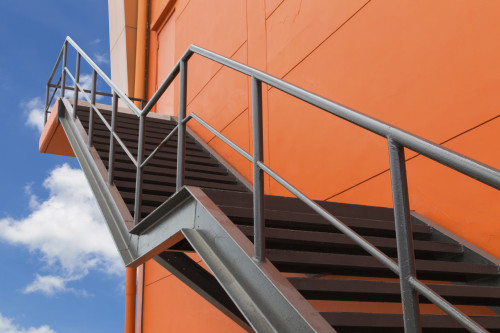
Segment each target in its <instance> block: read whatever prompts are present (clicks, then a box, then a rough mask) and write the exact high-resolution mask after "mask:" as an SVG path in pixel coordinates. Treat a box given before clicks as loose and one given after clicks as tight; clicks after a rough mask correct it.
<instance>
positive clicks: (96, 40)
mask: <svg viewBox="0 0 500 333" xmlns="http://www.w3.org/2000/svg"><path fill="white" fill-rule="evenodd" d="M100 42H101V39H100V38H96V39H94V40H93V41H91V42H90V44H99V43H100Z"/></svg>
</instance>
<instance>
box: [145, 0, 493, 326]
mask: <svg viewBox="0 0 500 333" xmlns="http://www.w3.org/2000/svg"><path fill="white" fill-rule="evenodd" d="M172 1H173V0H171V1H167V0H163V1H158V2H157V4H154V3H155V1H153V6H152V13H151V17H152V19H153V28H155V29H156V30H154V31H153V34H154V33H157V32H158V31H160V30H159V29H160V28H161V26H162V24H164V22H163V21H162V20H164V19H166V15H164V14H165V13H164V12H165V11H166V9H165V8H168V6H169V5H172V4H174V5H173V6H174V7H173V9H174V12H173V16H172V17H173V21H172V22H173V25H174V28H173V30H172V31H175V33H174V35H175V42H174V43H172V41H171V40H170V41H166V42H165V41H163V39H161V38H159V39H158V41H159V42H160V45H159V46H158V50H157V45H156V44H155V43H156V42H157V39H156V38H152V39H151V43H152V44H151V54H150V64H151V67H150V73H149V74H150V77H149V95H150V96H151V95H152V93H153V92H154V90H155V89H154V85H155V84H156V83H157V82H161V81H162V80H163V78H162V77H158V79H157V78H156V74H157V73H159V72H157V71H158V69H161V74H159V75H158V76H162V75H166V74H165V73H167V72H168V68H167V67H168V66H166V65H164V64H163V65H159V61H160V60H159V59H158V54H160V53H162V52H164V51H165V52H166V51H168V52H170V54H172V49H173V53H174V54H175V56H174V61H177V60H178V59H179V57H180V56H181V55H182V54H183V53H184V52H185V50H186V49H187V47H188V46H189V45H190V44H196V45H199V46H202V47H205V48H207V49H209V50H211V51H214V52H216V53H219V54H222V55H224V56H226V57H230V58H233V59H235V60H237V61H240V62H242V63H245V64H248V65H250V66H253V67H255V68H258V69H261V70H264V71H266V72H269V73H271V74H272V75H276V76H278V77H282V78H284V79H285V80H286V81H289V82H291V83H293V84H296V85H298V86H300V87H303V88H305V89H307V90H309V91H312V92H315V93H317V94H319V95H322V96H325V97H327V98H329V99H332V100H335V101H337V102H339V103H341V104H343V105H346V106H348V107H351V108H353V109H356V110H359V111H360V112H363V113H366V114H368V115H370V116H372V117H375V118H378V119H381V120H383V121H386V122H388V123H391V124H394V125H396V126H399V127H402V128H403V129H405V130H408V131H410V132H414V133H416V134H418V135H420V136H423V137H425V138H427V139H429V140H432V141H434V142H436V143H440V144H441V143H443V144H444V146H446V147H448V148H451V149H454V150H457V151H458V152H460V153H463V154H465V155H468V156H471V157H473V158H477V159H478V160H480V161H482V162H484V163H487V164H491V165H493V166H494V167H497V168H499V167H500V157H499V155H498V154H497V153H496V152H498V150H499V148H500V147H497V146H498V144H499V142H500V140H499V139H500V138H499V134H498V133H500V119H496V117H498V116H499V112H498V110H499V109H500V100H499V99H498V97H497V94H498V93H497V91H498V90H499V87H500V63H499V62H498V54H499V51H500V46H499V44H498V43H497V36H498V35H499V34H500V21H499V20H498V19H497V13H498V12H499V11H500V2H497V1H475V0H464V1H455V2H453V4H452V5H451V4H450V1H448V0H433V1H430V0H424V1H410V0H386V1H367V0H352V1H349V0H334V1H332V0H311V1H300V0H252V1H246V2H245V1H232V0H215V1H204V0H190V1H188V0H178V1H176V2H172ZM162 13H163V14H162ZM162 15H163V16H162ZM155 20H156V21H157V22H155ZM155 36H156V35H155ZM165 36H166V35H165ZM160 37H161V36H160ZM165 39H166V40H168V39H169V38H165ZM160 58H161V59H162V58H163V56H161V57H160ZM157 62H158V63H157ZM162 66H164V67H162ZM177 88H178V87H177V86H176V89H177ZM176 91H178V90H176ZM250 91H251V85H250V80H249V79H248V78H246V77H244V76H243V75H242V74H240V73H236V72H234V71H232V70H229V69H225V68H222V67H221V66H220V65H218V64H215V63H213V62H211V61H208V60H206V59H201V58H200V57H198V56H193V58H191V59H190V61H189V63H188V112H196V113H197V114H199V115H201V116H202V117H203V118H204V119H205V120H207V122H209V123H210V124H211V125H212V126H214V127H215V128H216V129H217V130H219V131H222V133H223V134H224V135H227V136H228V137H229V138H230V139H231V140H233V141H234V142H235V143H237V144H238V145H240V147H241V148H243V149H245V150H246V151H248V152H250V153H251V151H252V143H251V139H252V134H251V133H252V132H251V109H252V105H251V95H250ZM171 98H172V97H171ZM173 99H174V111H173V113H174V114H176V113H177V109H176V108H177V106H176V105H177V104H178V96H177V94H174V96H173ZM263 111H264V136H265V137H264V153H265V163H267V164H268V165H270V167H271V168H272V169H274V170H275V171H277V172H278V173H280V174H281V175H282V176H283V177H284V178H285V179H286V180H288V181H289V182H291V183H292V184H293V185H296V186H297V187H298V188H299V189H300V190H301V191H303V192H305V193H306V194H308V195H310V196H312V197H314V198H315V199H329V200H333V201H341V202H350V203H362V204H373V205H381V206H391V205H392V202H391V192H390V179H389V173H388V166H389V163H388V154H387V142H386V140H385V139H384V138H380V137H378V136H376V135H374V134H371V133H369V132H367V131H364V130H362V129H360V128H357V127H355V126H353V125H351V124H348V123H347V122H345V121H343V120H341V119H337V118H335V117H334V116H332V115H329V114H326V113H325V112H323V111H320V110H318V109H315V108H313V107H311V106H308V105H306V104H305V103H304V102H301V101H298V100H296V99H294V98H291V97H290V96H287V95H285V94H284V93H282V92H280V91H278V90H277V89H274V88H271V89H269V88H268V87H267V86H265V85H264V92H263ZM189 126H190V127H191V128H192V129H194V130H195V131H196V132H197V134H198V135H200V136H201V137H202V138H203V139H204V140H206V141H207V142H209V144H210V145H211V146H212V148H214V149H215V150H216V151H217V152H218V153H219V154H220V155H222V156H223V157H224V158H225V159H226V160H227V161H228V162H229V163H231V165H233V166H234V167H235V168H236V169H238V170H239V171H240V173H242V174H243V175H244V176H245V177H246V178H247V179H249V180H251V167H250V165H249V163H248V162H246V161H245V160H244V159H243V158H242V157H241V156H239V155H237V153H235V152H233V151H232V150H231V149H230V148H228V147H227V146H226V145H225V144H223V143H222V142H221V141H220V140H219V139H214V137H213V135H212V134H210V133H209V132H208V131H206V130H204V129H202V128H201V126H199V125H196V124H195V123H194V122H193V121H191V122H190V123H189ZM411 157H415V153H414V152H411V151H407V158H411ZM407 167H408V175H409V186H410V200H411V208H412V209H414V210H416V211H417V212H419V213H421V214H423V215H425V216H427V217H428V218H431V219H433V220H434V221H435V222H437V223H439V224H441V225H443V226H445V227H446V228H448V229H449V230H451V231H453V232H455V233H457V234H458V235H459V236H461V237H463V238H465V239H467V240H469V241H471V242H472V243H474V244H475V245H477V246H479V247H482V248H483V249H485V250H487V251H489V252H491V253H492V254H494V255H496V256H497V257H500V246H498V245H497V244H498V241H497V240H498V238H499V237H500V229H499V228H498V227H497V226H496V224H497V223H496V221H495V217H496V216H498V215H499V213H500V211H499V209H500V208H498V207H500V206H499V205H498V204H497V203H498V199H500V197H499V194H498V192H497V191H494V190H491V189H489V188H487V187H486V186H482V185H479V184H478V183H477V182H475V181H472V180H470V179H467V178H466V177H464V176H461V175H458V174H457V173H456V172H454V171H450V170H449V169H447V168H445V167H442V166H438V165H437V164H436V163H435V162H432V161H429V160H428V159H426V158H424V157H422V156H417V157H415V158H412V159H411V160H409V161H408V163H407ZM267 184H270V186H268V187H266V191H267V192H268V193H273V194H281V195H288V193H286V191H284V190H283V189H281V187H280V186H278V185H277V184H276V183H275V182H273V181H270V182H269V183H266V185H267ZM148 269H150V270H151V271H150V277H149V278H148V276H146V280H147V281H149V282H148V283H149V284H147V286H146V291H145V310H147V311H145V319H144V320H145V324H146V326H145V327H147V329H149V332H155V330H156V331H192V332H199V331H203V330H207V331H214V329H212V328H211V327H210V325H212V324H213V325H216V326H213V327H216V329H215V330H217V331H221V330H222V331H224V330H228V331H231V329H235V330H238V329H239V328H238V327H233V326H231V323H229V322H230V320H229V319H227V318H226V317H225V316H224V315H222V314H221V313H220V312H218V311H217V310H215V309H213V307H212V308H210V307H211V305H209V304H208V303H207V302H205V301H204V300H202V299H201V298H200V297H199V296H196V295H195V294H194V292H192V291H191V290H190V289H189V288H187V287H185V286H183V285H182V284H181V283H180V282H179V281H178V280H176V279H175V278H173V277H171V276H169V275H168V273H165V271H163V269H159V268H158V267H156V268H154V267H152V266H151V267H149V268H148ZM160 291H162V292H165V293H163V294H162V293H160ZM161 295H169V296H168V297H163V296H161ZM189 302H192V303H191V305H190V303H189ZM193 304H196V305H195V307H196V310H193V306H194V305H193ZM316 305H317V306H318V307H325V306H326V307H328V306H330V305H331V304H330V305H328V304H327V305H325V304H323V303H321V304H319V303H318V304H316ZM353 306H355V305H353ZM165 309H169V311H166V310H165ZM176 309H177V310H176ZM198 309H201V310H198ZM431 310H432V309H431ZM431 310H429V311H431ZM213 311H215V312H213ZM471 311H475V310H474V309H471ZM174 313H175V315H173V314H174ZM169 314H172V315H171V316H169ZM155 316H157V317H156V318H163V317H165V316H166V317H165V318H167V317H168V320H167V319H165V320H161V323H163V324H165V325H172V326H169V327H168V329H164V328H160V327H161V326H159V325H160V323H154V320H153V319H154V318H155ZM167 321H168V323H166V322H167ZM207 321H210V324H208V322H207ZM226 321H228V322H226ZM155 325H157V326H155ZM182 325H184V326H182ZM217 325H220V326H217ZM233 325H234V324H233ZM219 327H221V328H219ZM222 327H223V328H222ZM145 332H148V331H145Z"/></svg>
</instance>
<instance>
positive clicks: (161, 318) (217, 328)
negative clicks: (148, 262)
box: [143, 271, 245, 333]
mask: <svg viewBox="0 0 500 333" xmlns="http://www.w3.org/2000/svg"><path fill="white" fill-rule="evenodd" d="M146 275H147V271H146ZM163 332H228V333H229V332H245V331H244V330H243V329H242V328H241V327H240V326H238V325H237V324H235V323H234V322H233V321H232V320H231V319H229V318H228V317H226V316H225V315H223V314H222V313H221V312H220V311H219V310H218V309H217V308H215V307H214V306H213V305H211V304H210V303H208V302H207V301H205V300H204V299H203V298H202V297H201V296H199V295H198V294H197V293H196V292H194V291H193V290H192V289H191V288H189V287H187V286H186V285H185V284H184V283H183V282H181V281H180V280H179V279H177V278H176V277H174V276H173V275H171V276H169V277H167V278H165V279H162V280H160V281H158V282H155V283H153V284H150V285H148V286H146V287H145V288H144V312H143V333H163Z"/></svg>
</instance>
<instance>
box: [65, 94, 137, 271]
mask: <svg viewBox="0 0 500 333" xmlns="http://www.w3.org/2000/svg"><path fill="white" fill-rule="evenodd" d="M72 109H73V107H72V105H71V103H70V102H69V100H68V99H67V98H62V99H61V100H60V103H59V107H58V121H59V122H60V123H61V125H62V127H63V129H64V132H65V133H66V136H67V138H68V140H69V143H70V144H71V148H72V149H73V151H74V153H75V156H76V157H77V159H78V162H79V164H80V166H81V168H82V170H83V172H84V174H85V177H86V178H87V181H88V182H89V185H90V188H91V190H92V192H93V193H94V195H95V197H96V199H97V203H98V205H99V208H100V209H101V212H102V214H103V215H104V219H105V221H106V224H107V226H108V229H109V231H110V232H111V235H112V237H113V240H114V243H115V245H116V247H117V249H118V252H119V253H120V256H121V257H122V259H123V261H124V263H127V262H131V261H133V260H134V258H135V257H136V256H137V254H136V252H135V250H134V244H135V243H137V239H138V237H137V236H136V235H133V234H130V233H129V232H128V228H127V224H129V225H130V223H131V221H132V220H133V219H132V217H131V216H130V213H129V212H128V211H127V210H126V209H124V208H125V207H120V205H119V204H117V202H118V203H119V202H120V200H116V199H117V198H121V197H120V194H119V193H118V190H117V189H116V187H114V186H110V185H108V184H107V183H106V182H105V181H104V179H106V178H105V174H107V171H106V169H105V168H104V165H102V162H101V161H100V158H99V157H98V155H97V153H96V152H95V149H94V148H92V147H90V148H89V147H88V146H87V144H86V141H85V138H86V137H87V133H86V132H85V130H84V129H83V127H82V126H81V124H79V120H76V121H75V120H74V119H73V117H72V116H71V112H69V111H68V110H72ZM96 161H99V162H101V165H99V164H98V163H96ZM121 202H123V200H121Z"/></svg>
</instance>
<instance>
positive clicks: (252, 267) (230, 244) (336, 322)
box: [59, 98, 500, 332]
mask: <svg viewBox="0 0 500 333" xmlns="http://www.w3.org/2000/svg"><path fill="white" fill-rule="evenodd" d="M71 103H72V101H71V100H68V99H64V98H63V99H62V100H61V102H60V107H59V121H60V122H61V124H62V126H63V128H64V130H65V132H66V135H67V137H68V139H69V142H70V144H71V146H72V148H73V150H74V152H75V155H76V156H77V158H78V160H79V162H80V164H81V166H82V169H83V170H84V172H85V174H86V176H87V178H88V180H89V183H90V185H91V187H92V190H93V192H94V194H95V196H96V198H97V200H98V202H99V205H100V208H101V210H102V212H103V214H104V216H105V219H106V221H107V223H108V226H109V229H110V231H111V233H112V235H113V238H114V240H115V242H116V245H117V247H118V249H119V251H120V254H121V255H122V258H123V260H124V262H125V264H126V265H131V266H137V265H139V264H142V263H144V262H145V261H147V260H149V259H154V260H156V261H157V262H158V263H160V264H161V265H162V266H163V267H165V268H166V269H168V270H169V271H170V272H171V273H173V274H174V275H175V276H177V277H178V278H179V279H181V280H182V281H183V282H184V283H186V284H187V285H188V286H190V287H191V288H192V289H194V290H195V291H196V292H198V293H199V294H200V295H201V296H202V297H204V298H205V299H206V300H207V301H209V302H211V303H212V304H214V305H215V306H216V307H217V308H218V309H219V310H221V311H222V312H223V313H225V314H226V315H227V316H229V317H230V318H231V319H233V320H234V321H235V322H237V323H238V324H239V325H240V326H241V327H243V328H244V329H246V330H248V331H254V330H255V331H258V332H334V331H337V332H403V331H404V328H403V317H402V314H401V305H400V303H401V296H400V293H401V290H400V284H399V279H398V277H397V276H396V275H395V274H394V273H392V272H391V271H390V270H389V269H387V268H386V267H385V266H384V265H382V264H381V263H380V262H378V261H377V260H376V259H375V258H373V257H372V256H370V255H369V254H368V253H366V252H365V251H364V250H363V249H361V248H360V247H359V246H357V245H356V244H355V243H354V242H353V241H352V240H350V239H349V238H348V237H347V236H345V235H344V234H342V233H340V232H339V231H338V230H337V229H336V228H334V227H333V226H332V225H331V224H330V223H329V222H327V221H326V220H325V219H324V218H322V217H321V216H319V215H318V214H316V213H314V212H313V211H312V210H311V209H310V208H309V207H308V206H306V205H305V204H303V203H302V202H301V201H300V200H299V199H296V198H289V197H278V196H271V195H266V196H265V234H266V260H265V261H264V262H262V263H259V262H256V261H255V260H254V259H253V244H252V241H253V235H254V230H253V210H252V207H253V202H252V192H251V188H250V187H249V185H248V184H247V183H246V182H245V181H244V180H243V179H242V178H241V176H239V175H238V174H237V173H236V172H235V171H234V170H232V169H231V168H230V166H228V165H226V163H225V162H224V161H223V160H222V159H221V158H220V157H219V156H217V155H216V154H215V153H214V152H212V151H211V150H210V149H209V148H208V147H207V145H206V144H204V143H203V142H201V141H200V140H199V139H198V138H197V137H196V135H194V134H193V133H191V134H189V133H188V136H187V144H186V173H185V178H186V186H184V187H183V188H182V189H181V190H180V191H177V192H176V186H175V184H176V158H177V152H176V149H177V144H176V141H177V138H176V135H174V136H173V138H172V140H171V141H170V142H169V143H167V144H166V145H165V146H164V147H163V148H162V150H161V151H160V153H158V154H157V155H156V156H155V157H154V158H153V159H152V160H151V161H150V163H149V164H148V165H147V166H146V167H145V168H144V178H143V180H144V184H143V187H142V189H143V196H142V210H141V218H142V220H141V221H140V222H139V223H138V224H137V225H133V218H132V216H133V214H134V211H133V210H134V197H135V196H134V193H135V187H136V183H135V180H136V167H135V166H134V164H133V163H132V162H131V160H130V159H129V158H128V156H127V155H126V153H125V152H124V151H123V149H121V147H120V146H119V145H116V155H115V164H114V182H113V184H112V185H109V184H107V183H106V180H107V175H108V170H107V167H108V157H109V144H110V134H109V130H108V129H107V128H106V126H105V125H104V124H103V123H102V121H101V120H100V119H99V117H95V119H94V121H95V123H94V129H93V131H94V132H93V145H92V146H91V147H88V146H87V140H88V126H89V107H88V105H85V103H83V102H82V103H80V102H79V107H78V112H77V118H76V119H75V118H73V115H72V110H73V106H72V104H71ZM109 110H110V108H109V107H108V108H106V107H101V106H100V111H101V112H102V114H103V115H104V116H105V117H106V118H107V121H108V122H110V120H111V112H110V111H109ZM175 125H176V122H175V121H174V120H171V119H168V118H167V117H161V116H156V115H154V116H148V117H147V121H146V131H145V136H146V141H145V153H146V156H147V155H148V154H149V153H151V151H153V150H154V149H155V147H156V146H157V145H158V144H159V143H160V142H161V141H162V140H163V139H164V138H165V137H166V136H167V135H168V134H169V132H170V131H171V130H172V129H173V128H174V127H175ZM138 126H139V121H138V118H137V117H136V116H135V115H133V114H127V113H124V112H119V113H118V116H117V120H116V132H117V134H118V135H119V137H120V138H121V140H122V141H123V142H124V144H125V145H126V146H127V147H128V149H129V150H130V152H131V153H132V154H136V153H137V133H138ZM317 203H318V204H319V205H320V206H322V207H323V208H325V209H326V210H327V211H328V212H330V213H331V214H333V215H334V216H335V217H337V218H338V219H339V220H341V221H342V222H343V223H344V224H346V225H347V226H349V227H350V228H352V229H353V230H354V231H356V232H357V233H359V234H360V235H362V236H363V237H365V238H366V240H368V241H369V242H370V243H372V244H373V245H375V246H376V247H377V248H379V249H380V250H381V251H382V252H384V253H385V254H387V255H388V256H389V257H391V258H397V252H396V240H395V226H394V212H393V210H392V209H389V208H383V207H370V206H361V205H353V204H343V203H335V202H326V201H317ZM412 222H413V226H412V228H413V229H412V232H413V239H414V249H415V258H416V268H417V277H418V278H419V279H422V280H424V281H426V282H428V285H429V286H430V288H431V289H433V290H434V291H435V292H437V293H438V294H439V295H441V296H442V297H443V298H445V299H446V300H447V301H449V302H450V303H452V304H454V305H457V306H459V308H460V309H461V310H462V311H463V312H465V313H466V314H472V315H471V318H472V319H474V320H475V321H476V322H477V323H479V324H480V325H482V326H483V327H485V328H486V329H487V330H488V331H490V332H500V316H499V315H498V314H497V312H498V309H499V308H498V306H500V287H499V272H498V266H497V262H495V261H494V260H492V259H491V258H486V257H485V256H483V255H481V254H480V253H477V252H475V251H474V249H472V248H471V247H468V246H467V244H463V243H461V242H459V241H457V239H456V238H454V237H450V236H449V235H445V234H444V233H441V232H439V231H438V230H436V229H435V228H433V227H432V226H430V225H429V224H428V223H426V221H425V219H423V218H418V216H417V215H414V216H412ZM193 251H194V252H196V253H197V254H198V255H199V256H200V257H201V259H202V260H203V262H204V263H205V264H206V266H207V267H208V268H209V270H210V271H207V270H206V269H204V268H203V267H201V266H200V265H198V264H197V263H196V262H194V261H193V260H191V259H190V258H189V256H188V255H186V253H189V252H193ZM420 302H421V313H422V315H421V325H422V329H423V331H424V332H462V331H463V332H465V331H466V330H465V329H464V328H462V327H461V326H460V324H458V323H457V322H456V321H455V320H453V319H452V318H450V317H449V316H448V315H445V314H443V312H441V311H439V310H437V307H435V306H434V305H431V304H426V303H429V302H428V301H427V299H426V298H423V297H420ZM478 313H480V314H481V315H474V314H478ZM499 313H500V312H499Z"/></svg>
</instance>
